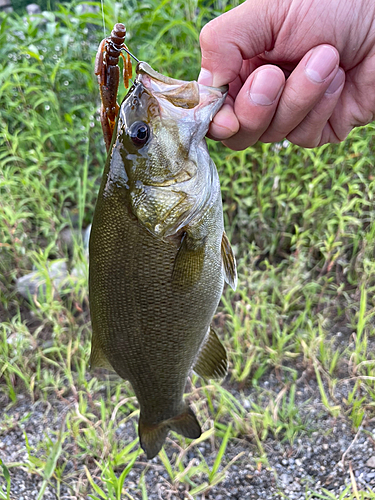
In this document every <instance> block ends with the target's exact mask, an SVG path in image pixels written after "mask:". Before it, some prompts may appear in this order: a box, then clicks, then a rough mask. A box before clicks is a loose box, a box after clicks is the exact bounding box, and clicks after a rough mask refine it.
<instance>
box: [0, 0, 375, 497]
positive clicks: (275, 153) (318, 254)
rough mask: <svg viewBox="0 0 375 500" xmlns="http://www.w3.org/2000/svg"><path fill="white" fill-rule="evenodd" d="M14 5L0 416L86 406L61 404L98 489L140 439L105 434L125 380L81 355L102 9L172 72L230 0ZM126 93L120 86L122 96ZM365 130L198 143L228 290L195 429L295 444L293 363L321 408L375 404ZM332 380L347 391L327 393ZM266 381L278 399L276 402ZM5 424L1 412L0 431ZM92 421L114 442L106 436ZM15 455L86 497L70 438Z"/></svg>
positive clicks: (2, 181) (99, 160)
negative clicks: (35, 11)
mask: <svg viewBox="0 0 375 500" xmlns="http://www.w3.org/2000/svg"><path fill="white" fill-rule="evenodd" d="M12 2H13V5H14V6H15V9H16V7H17V9H16V12H14V13H12V14H9V13H1V12H0V319H1V326H0V412H1V411H2V412H3V415H2V418H3V421H6V415H7V412H8V411H10V410H11V408H12V407H13V406H14V405H16V404H17V401H18V398H19V396H20V395H23V397H27V398H28V400H30V402H31V403H35V402H37V401H50V400H52V399H53V400H55V399H56V400H58V401H60V402H61V401H74V402H75V403H74V404H75V405H76V406H75V408H76V409H77V411H79V415H81V417H82V416H83V417H82V419H81V417H79V418H78V419H77V414H74V411H75V410H74V411H73V410H71V409H69V408H68V409H67V412H66V419H67V420H66V421H67V427H66V429H67V430H66V431H64V432H66V433H67V434H66V436H68V437H69V439H70V441H71V442H73V443H74V446H75V447H74V454H75V455H74V456H75V458H76V459H77V460H78V462H79V461H80V460H81V461H82V460H83V457H87V456H88V455H89V456H92V457H95V458H98V457H101V460H100V463H99V465H97V466H98V467H99V468H100V473H101V474H102V476H101V477H102V481H103V482H102V483H101V484H102V487H104V486H103V484H104V483H105V479H106V478H107V479H108V477H109V476H106V474H107V475H108V474H109V470H112V469H110V468H109V467H110V465H109V464H113V463H114V461H115V463H116V466H118V467H120V466H121V465H123V466H124V465H125V464H129V463H130V462H131V460H132V459H133V458H134V457H135V458H136V457H137V456H138V455H137V454H138V449H137V446H138V445H137V442H136V441H135V442H134V443H133V446H131V447H130V448H129V447H128V448H126V453H125V452H123V450H124V445H123V443H122V444H121V443H116V444H113V443H112V441H111V440H112V439H114V429H115V427H114V426H115V424H114V422H116V425H117V424H118V423H119V422H128V421H133V420H134V419H133V417H134V416H135V415H136V414H137V405H136V403H135V400H134V398H133V394H132V391H131V388H130V387H129V386H128V385H127V384H125V383H122V384H121V385H120V384H119V382H118V381H113V380H112V379H111V378H108V379H105V382H103V380H101V379H100V377H99V378H97V377H96V376H95V374H90V373H89V372H88V367H87V362H88V357H89V347H90V335H91V332H90V323H89V311H88V299H87V256H86V253H85V250H84V246H85V245H84V239H85V229H86V228H87V227H88V225H89V224H90V222H91V219H92V215H93V210H94V204H95V199H96V195H97V191H98V187H99V183H100V177H101V173H102V170H103V167H104V163H105V147H104V141H103V138H102V132H101V127H100V122H99V107H100V102H99V92H98V88H97V83H96V78H95V76H94V74H93V68H94V59H95V54H96V50H97V46H98V43H99V42H100V40H101V39H102V38H103V37H104V35H106V36H108V34H109V33H110V31H111V29H112V27H113V25H114V24H115V23H116V22H118V21H120V22H124V23H125V25H126V26H127V30H128V35H127V39H126V43H127V45H128V46H129V48H130V50H132V51H133V53H134V54H135V55H136V56H137V57H138V58H139V59H141V60H145V61H147V62H149V63H150V64H151V65H152V66H153V67H154V68H155V69H157V70H158V71H159V72H162V73H164V74H167V75H170V76H173V77H175V78H182V79H186V80H190V79H195V78H196V77H197V75H198V72H199V65H200V51H199V32H200V29H201V27H202V26H203V25H204V24H205V23H207V22H208V21H209V20H210V19H212V18H213V17H216V16H218V15H220V14H221V13H222V12H223V11H225V10H227V9H229V8H232V7H233V6H235V5H236V4H235V3H233V2H229V1H228V2H226V1H225V0H220V1H207V0H187V1H185V2H183V3H182V2H179V1H178V0H169V1H168V0H166V1H163V2H159V1H156V0H147V1H144V2H138V1H136V0H127V1H123V2H110V1H108V0H106V1H104V3H103V5H101V4H100V3H97V2H87V3H86V4H80V3H77V2H75V1H73V2H71V3H67V4H57V2H53V1H52V0H51V1H50V2H46V3H43V4H42V8H45V9H46V10H44V11H43V12H42V13H41V14H39V15H33V16H27V15H26V14H25V12H22V9H21V10H20V9H19V8H18V7H19V6H20V5H21V4H20V3H17V0H12ZM88 7H90V8H88ZM102 7H103V12H102ZM52 9H53V10H52ZM103 23H104V26H103ZM224 63H225V61H223V64H224ZM124 94H125V90H124V88H123V87H121V88H120V91H119V96H120V99H121V98H122V96H123V95H124ZM374 137H375V127H374V125H373V124H371V125H369V126H367V127H365V128H362V129H356V130H354V131H353V132H352V133H351V135H350V137H349V138H348V140H347V141H345V142H344V143H342V144H340V145H337V146H330V145H327V146H323V147H321V148H318V149H315V150H307V149H302V148H298V147H296V146H293V145H290V144H289V143H288V142H287V141H285V142H284V143H282V144H274V145H269V144H267V145H265V144H257V145H256V146H254V147H252V148H248V149H247V150H246V151H243V152H233V151H230V150H228V149H226V148H224V147H222V146H221V145H220V144H216V143H213V142H210V143H209V147H210V151H211V154H212V157H213V159H214V161H215V163H216V165H217V167H218V170H219V173H220V177H221V183H222V195H223V202H224V214H225V223H226V228H227V232H228V234H229V237H230V240H231V241H232V243H233V246H234V249H235V252H236V255H237V259H238V264H239V285H238V290H237V292H235V293H234V292H232V291H231V290H226V291H225V293H224V295H223V300H222V303H221V305H220V307H219V311H218V315H217V317H216V319H215V324H216V327H217V329H218V331H219V333H220V334H221V336H222V338H224V339H225V344H226V347H227V349H228V351H229V356H230V361H231V370H230V375H229V377H228V379H227V382H226V385H225V386H224V387H220V386H218V385H212V386H211V385H210V386H207V387H206V388H205V386H204V384H203V383H202V382H201V381H200V380H199V379H198V378H197V377H195V376H194V377H193V380H192V384H193V386H192V387H193V389H192V393H193V394H196V393H195V392H194V388H200V387H201V384H203V389H204V398H203V394H201V396H202V397H197V396H193V399H194V398H195V405H196V408H197V411H198V414H199V418H200V420H201V421H203V422H206V423H207V422H208V423H207V428H206V430H208V431H210V432H211V434H209V435H207V436H208V437H210V436H212V435H214V436H215V438H216V439H218V440H219V442H220V440H221V439H222V438H223V437H225V436H227V438H226V439H228V438H229V437H234V436H247V437H248V438H249V439H251V440H255V441H254V442H256V443H257V446H258V447H259V456H264V454H265V453H266V452H265V451H264V448H263V446H262V442H263V441H264V440H265V439H266V438H267V436H270V435H272V436H276V437H277V438H280V439H288V440H290V442H293V440H294V439H295V437H296V436H297V435H299V433H301V432H303V430H304V429H306V427H305V426H304V425H303V424H302V423H301V422H303V415H302V414H301V415H300V414H299V413H298V412H299V410H298V408H297V410H296V405H295V404H294V398H295V394H296V387H297V388H298V384H299V383H300V381H301V378H300V377H301V374H303V373H306V372H308V373H309V374H310V375H309V376H311V377H312V379H313V380H315V382H316V384H317V387H318V390H319V394H320V397H321V404H322V407H323V408H324V411H326V412H327V413H328V414H329V415H335V416H338V415H341V416H342V417H343V418H346V419H348V420H349V422H350V425H352V426H353V429H358V427H359V426H366V424H367V422H368V421H370V420H371V418H372V417H373V416H374V408H375V361H374V330H373V316H374V313H375V301H374V287H375V281H374V277H375V261H374V243H375V225H374V218H375V212H374V208H373V204H374V193H375V184H374V182H375V174H374ZM52 266H56V267H55V268H54V269H55V271H54V273H55V274H53V273H52V272H51V267H52ZM56 270H57V271H56ZM31 272H34V273H35V274H34V275H33V276H34V278H35V279H36V283H37V284H36V285H35V282H34V285H33V286H34V288H33V289H32V292H30V294H29V297H28V298H27V299H26V298H24V297H22V295H21V294H20V289H21V288H22V286H21V285H20V283H22V280H21V282H20V279H21V278H22V277H24V276H26V275H28V274H29V273H31ZM23 283H24V282H23ZM24 295H25V293H24ZM26 295H27V293H26ZM274 373H276V374H277V379H278V384H279V386H278V388H277V389H276V388H274V389H273V390H271V389H267V390H265V389H264V385H262V384H263V383H264V381H265V380H267V378H268V377H269V376H270V374H274ZM343 383H345V384H346V385H345V387H346V392H345V394H344V396H342V394H343V393H342V392H340V397H339V396H337V392H336V391H337V389H338V387H342V384H343ZM103 384H104V385H103ZM340 384H341V385H340ZM103 387H104V393H103ZM280 390H283V391H284V392H283V397H284V398H286V399H285V401H288V402H289V403H290V404H289V406H286V407H282V408H281V407H278V406H277V405H276V408H275V406H274V401H275V397H276V394H280V392H279V391H280ZM275 391H276V392H275ZM340 391H341V389H340ZM233 394H236V398H237V402H236V401H235V400H234V399H233ZM249 394H253V398H254V399H253V401H252V402H250V403H249V402H248V401H249V400H246V398H247V396H248V395H249ZM239 395H241V397H243V398H245V399H244V401H245V400H246V401H247V403H246V404H245V403H244V404H243V405H242V403H241V402H240V401H242V400H241V398H240V396H239ZM258 396H259V399H257V398H258ZM203 399H204V401H203ZM123 400H125V402H124V401H123ZM206 400H208V401H209V404H207V402H206ZM119 401H123V404H122V405H121V408H120V407H117V405H118V403H119ZM115 408H116V412H115V417H113V415H114V413H113V412H114V409H115ZM1 409H2V410H1ZM73 414H74V415H73ZM112 417H113V418H112ZM9 418H10V417H9ZM99 418H100V422H99V424H98V425H99V427H94V425H96V423H97V422H98V419H99ZM4 419H5V420H4ZM132 419H133V420H132ZM229 424H230V425H229ZM1 429H2V430H1ZM4 429H5V430H4ZM7 429H8V427H7V426H5V427H4V426H3V428H1V425H0V432H3V433H6V432H7ZM98 429H99V430H98ZM228 429H229V430H228ZM228 432H229V434H228ZM100 433H102V434H100ZM99 434H100V435H102V436H105V440H106V442H110V443H111V445H110V446H107V447H104V448H103V446H104V445H103V439H104V438H103V439H99V437H98V436H99ZM59 436H60V437H59V439H60V440H61V439H62V437H61V436H62V435H61V433H60V434H59ZM64 436H65V434H64ZM66 436H65V437H66ZM65 437H64V439H65ZM208 437H207V439H208ZM174 439H175V440H178V439H180V438H177V437H174ZM210 439H211V437H210ZM224 442H225V443H226V442H227V441H224ZM183 443H184V441H183ZM183 443H182V444H181V445H183V446H184V444H183ZM134 446H135V447H136V448H134ZM120 450H122V451H121V452H120ZM134 450H136V451H134ZM172 451H173V450H172ZM172 451H170V452H169V451H168V457H169V458H170V459H171V462H168V463H169V466H170V471H171V474H174V473H175V474H176V475H177V473H178V472H181V463H182V461H180V462H178V461H177V462H176V461H175V460H174V459H173V457H172V455H173V454H172ZM224 451H225V447H224V449H223V453H222V455H221V456H220V460H223V461H224V462H225V454H224ZM28 452H29V459H28V461H27V463H25V464H24V467H27V468H28V469H29V470H32V471H33V472H34V473H35V474H37V475H38V474H39V476H40V477H41V478H42V479H43V481H44V483H43V484H47V483H48V482H49V481H52V479H51V478H52V477H53V484H54V485H55V486H54V487H56V488H60V485H64V487H66V488H68V487H69V488H73V489H74V488H76V494H77V495H78V497H79V498H87V497H86V494H87V491H90V490H89V489H87V488H90V478H91V476H90V473H89V472H88V474H87V476H85V477H86V480H85V481H83V482H82V481H81V480H80V481H78V479H77V478H78V476H79V474H80V471H81V470H82V467H81V468H79V467H78V469H76V470H75V471H73V472H70V474H71V475H70V476H64V473H63V471H64V467H65V465H66V463H67V461H68V460H69V457H70V455H71V454H72V453H73V451H72V448H69V447H67V446H66V447H65V446H64V447H60V448H53V447H52V444H51V440H50V439H49V438H48V439H47V438H46V439H45V440H42V441H41V442H40V443H39V445H38V453H37V456H38V460H39V462H38V461H37V460H36V459H35V460H33V458H35V457H34V456H33V453H32V452H30V450H29V449H28ZM51 453H52V455H51ZM53 453H55V454H57V453H58V456H59V462H57V458H56V461H53V460H52V465H53V466H54V467H52V466H51V467H52V468H51V472H50V475H49V476H48V477H47V476H45V475H43V474H44V473H42V471H43V470H44V469H43V464H44V465H45V464H46V463H47V462H48V460H49V457H51V456H53V457H55V455H53ZM116 454H117V455H116ZM30 457H31V458H30ZM163 457H164V458H163V460H169V459H167V455H165V456H163ZM171 457H172V458H171ZM135 458H134V460H135ZM48 463H49V464H50V465H51V462H48ZM163 463H164V462H163ZM165 463H167V462H165ZM215 463H216V462H215ZM64 464H65V465H64ZM171 464H172V465H171ZM202 464H203V462H202ZM88 467H89V468H88V469H87V471H88V470H89V469H90V467H91V466H90V465H89V466H88ZM174 467H175V469H174ZM215 467H216V466H215ZM217 467H218V465H217ZM90 470H91V471H92V469H90ZM77 471H78V472H77ZM99 475H100V474H99ZM207 477H208V478H209V479H207ZM223 477H225V474H224V476H223ZM223 477H222V476H220V478H221V479H220V480H222V479H223ZM103 478H104V479H103ZM197 478H198V479H197ZM202 478H203V479H204V481H206V483H207V485H208V486H207V487H208V488H209V487H211V486H210V484H211V483H212V482H214V481H217V482H218V478H217V475H216V469H213V472H212V470H211V472H210V471H209V472H207V470H206V469H204V465H201V469H199V468H193V469H192V470H190V472H189V473H186V475H184V476H179V480H180V481H181V482H182V483H183V484H184V485H185V487H186V488H187V490H189V491H190V494H191V495H192V496H193V497H194V498H195V496H194V495H196V494H198V493H196V491H198V490H196V491H195V490H194V488H198V486H199V485H200V484H202V481H203V479H202ZM112 479H113V478H112ZM206 479H207V480H206ZM204 481H203V482H204ZM210 481H211V483H210ZM67 483H70V484H69V486H67ZM206 483H205V484H206ZM56 484H57V485H58V486H56ZM77 484H78V486H77ZM105 484H107V483H105ZM142 484H143V483H141V482H140V483H139V484H138V485H137V488H141V489H142V487H143V486H142ZM44 487H45V486H44ZM61 487H62V486H61ZM85 488H86V489H85ZM108 488H109V487H108V486H107V490H105V491H106V493H105V494H106V495H108V496H107V498H112V497H111V496H110V493H108V491H109V490H108ZM59 491H60V490H59ZM91 491H92V490H91ZM142 491H143V490H142ZM201 491H203V490H202V488H201V489H200V490H199V491H198V492H201ZM77 492H78V493H77ZM79 495H82V496H79ZM0 498H2V497H1V496H0ZM113 498H115V497H113ZM353 498H354V497H353Z"/></svg>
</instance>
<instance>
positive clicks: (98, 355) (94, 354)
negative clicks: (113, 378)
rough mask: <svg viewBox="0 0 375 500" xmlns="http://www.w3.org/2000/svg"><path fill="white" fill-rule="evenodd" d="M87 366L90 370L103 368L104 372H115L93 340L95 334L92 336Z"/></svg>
mask: <svg viewBox="0 0 375 500" xmlns="http://www.w3.org/2000/svg"><path fill="white" fill-rule="evenodd" d="M89 366H90V369H91V370H92V369H93V368H105V369H106V370H111V371H113V372H114V371H115V370H114V369H113V367H112V365H111V363H110V362H109V361H108V358H107V356H106V355H105V354H104V352H103V349H102V348H101V347H100V346H99V345H98V344H97V342H96V340H95V333H93V335H92V345H91V355H90V360H89Z"/></svg>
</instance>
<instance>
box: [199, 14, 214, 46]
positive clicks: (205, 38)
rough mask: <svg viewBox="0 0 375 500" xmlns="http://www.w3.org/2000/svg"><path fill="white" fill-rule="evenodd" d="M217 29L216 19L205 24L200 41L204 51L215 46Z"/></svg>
mask: <svg viewBox="0 0 375 500" xmlns="http://www.w3.org/2000/svg"><path fill="white" fill-rule="evenodd" d="M215 38H216V29H215V19H213V20H212V21H210V22H209V23H207V24H206V25H205V26H203V28H202V30H201V32H200V35H199V43H200V46H201V48H202V50H203V51H205V50H208V51H212V49H213V48H214V47H215Z"/></svg>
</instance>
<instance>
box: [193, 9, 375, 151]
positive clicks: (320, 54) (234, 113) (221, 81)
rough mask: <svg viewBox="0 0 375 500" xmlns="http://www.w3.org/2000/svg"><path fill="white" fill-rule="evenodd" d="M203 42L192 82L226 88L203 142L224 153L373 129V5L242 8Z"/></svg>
mask: <svg viewBox="0 0 375 500" xmlns="http://www.w3.org/2000/svg"><path fill="white" fill-rule="evenodd" d="M200 42H201V49H202V70H201V74H200V77H199V82H200V83H203V84H206V85H213V86H221V85H225V84H228V83H229V94H228V97H227V99H226V102H225V104H224V106H223V107H222V109H221V110H220V111H219V113H217V115H216V116H215V118H214V120H213V123H212V124H211V127H210V130H209V136H210V137H212V138H214V139H216V140H221V141H222V142H223V143H224V144H225V145H226V146H228V147H229V148H231V149H234V150H241V149H245V148H247V147H248V146H250V145H252V144H255V142H256V141H258V140H260V141H262V142H278V141H281V140H282V139H284V138H287V139H288V140H289V141H291V142H292V143H294V144H298V145H300V146H304V147H316V146H320V145H322V144H326V143H329V142H330V143H333V142H340V141H342V140H344V139H345V138H346V136H347V135H348V133H349V132H350V131H351V129H352V128H353V127H356V126H361V125H366V124H367V123H370V122H371V121H372V120H373V119H374V114H375V3H374V2H373V1H371V0H325V2H322V1H321V0H278V1H276V2H275V0H247V1H246V2H245V3H243V4H242V5H240V6H238V7H236V8H235V9H232V10H230V11H229V12H226V13H225V14H223V15H221V16H219V17H218V18H216V19H214V20H213V21H211V22H210V23H208V24H207V25H206V26H205V27H204V28H203V30H202V32H201V36H200ZM285 76H286V77H287V79H286V80H285Z"/></svg>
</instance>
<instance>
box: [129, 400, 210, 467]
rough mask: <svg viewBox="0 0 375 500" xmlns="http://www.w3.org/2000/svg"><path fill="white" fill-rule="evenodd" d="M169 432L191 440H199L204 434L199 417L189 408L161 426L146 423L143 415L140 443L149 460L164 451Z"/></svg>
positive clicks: (161, 423)
mask: <svg viewBox="0 0 375 500" xmlns="http://www.w3.org/2000/svg"><path fill="white" fill-rule="evenodd" d="M169 430H172V431H174V432H178V434H182V435H183V436H185V437H187V438H189V439H197V438H199V437H200V435H201V434H202V431H201V426H200V425H199V423H198V420H197V417H196V416H195V414H194V412H193V410H192V409H191V408H190V407H189V406H186V408H185V410H184V411H183V413H181V414H180V415H177V417H174V418H170V419H168V420H164V422H160V423H159V424H148V423H146V422H145V421H144V419H143V417H142V413H141V416H140V417H139V424H138V434H139V441H140V443H141V446H142V448H143V449H144V451H145V452H146V455H147V458H148V460H151V458H154V457H155V456H156V455H157V454H158V453H159V451H160V450H161V449H162V447H163V444H164V441H165V439H166V437H167V435H168V432H169Z"/></svg>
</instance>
